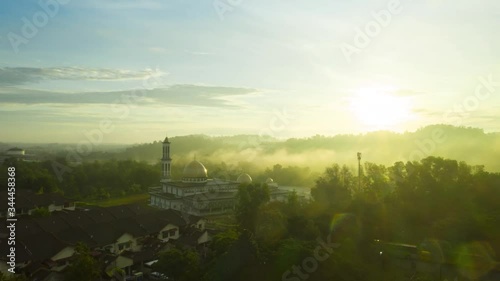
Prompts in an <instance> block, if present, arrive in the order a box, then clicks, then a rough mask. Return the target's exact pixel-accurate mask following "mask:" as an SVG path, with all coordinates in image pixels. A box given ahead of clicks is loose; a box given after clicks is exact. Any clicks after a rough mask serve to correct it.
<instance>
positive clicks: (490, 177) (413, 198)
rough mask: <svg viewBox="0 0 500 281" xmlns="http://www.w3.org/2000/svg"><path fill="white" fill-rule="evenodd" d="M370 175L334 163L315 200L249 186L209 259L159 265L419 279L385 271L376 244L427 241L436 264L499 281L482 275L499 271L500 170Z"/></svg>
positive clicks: (220, 271)
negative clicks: (273, 196) (273, 198)
mask: <svg viewBox="0 0 500 281" xmlns="http://www.w3.org/2000/svg"><path fill="white" fill-rule="evenodd" d="M363 170H364V172H363V175H362V181H361V184H359V182H358V180H357V177H356V176H355V175H353V173H352V171H350V170H349V169H348V168H347V167H346V166H339V165H337V164H334V165H331V166H330V167H328V168H327V169H326V170H325V171H324V173H323V174H322V175H321V176H320V177H319V178H318V179H317V180H316V183H315V186H314V187H313V188H312V190H311V195H312V200H311V201H301V200H299V199H298V197H297V196H296V195H295V194H292V195H290V197H289V199H288V202H271V203H269V202H268V201H269V191H268V189H267V186H266V185H260V184H253V185H252V184H250V185H246V186H245V185H243V186H240V189H239V191H238V198H239V204H238V208H237V211H236V214H235V219H234V221H235V222H236V224H237V226H235V227H234V228H229V229H227V230H226V231H225V232H223V233H221V234H218V235H217V236H216V237H215V238H214V240H213V241H212V244H211V246H210V249H211V251H210V254H209V255H206V256H201V255H199V254H198V253H197V252H195V251H190V250H187V249H174V250H172V251H168V252H165V253H163V254H162V255H161V256H160V261H159V262H158V263H157V264H156V265H155V269H156V270H158V271H160V272H163V273H165V274H168V275H169V276H171V277H173V278H174V279H175V280H290V281H292V280H293V281H297V280H306V279H307V280H346V281H347V280H370V281H373V280H410V279H403V278H408V276H406V275H405V274H407V273H406V272H404V271H398V270H396V269H394V270H393V268H391V267H389V268H384V260H383V258H381V256H380V255H379V253H378V251H375V250H374V243H373V242H374V241H375V240H381V241H394V242H398V243H408V244H413V245H420V246H421V247H420V249H421V250H422V249H425V250H426V251H425V253H426V254H427V256H426V258H427V260H428V261H430V262H435V263H436V264H448V265H450V267H452V268H456V269H457V271H456V272H455V273H454V274H455V275H453V276H457V275H459V276H460V275H465V274H467V276H463V277H467V278H470V279H468V280H494V279H481V278H486V277H487V276H488V274H489V272H490V270H492V269H493V268H495V267H497V268H498V265H499V263H498V262H497V260H498V254H500V205H499V204H498V198H500V174H498V173H489V172H486V171H484V169H483V167H481V166H470V165H467V164H466V163H464V162H457V161H455V160H448V159H443V158H438V157H428V158H425V159H423V160H422V161H419V162H416V161H415V162H407V163H403V162H397V163H395V164H394V165H392V166H390V167H386V166H383V165H377V164H372V163H366V164H365V165H364V169H363ZM425 241H427V242H426V243H427V246H426V247H427V248H425V247H424V246H422V245H425V243H424V242H425ZM429 241H434V244H433V243H429ZM436 245H439V247H437V246H436ZM445 245H446V247H445ZM318 246H321V247H320V248H321V249H322V250H321V252H322V257H321V259H320V258H318V257H319V256H320V255H318V253H315V252H314V251H315V250H316V249H318ZM422 247H423V248H422ZM445 248H446V249H445ZM316 251H317V250H316ZM420 254H422V252H421V253H420ZM314 257H315V258H316V259H317V260H316V261H313V260H312V259H314ZM420 258H422V257H420ZM462 268H469V269H470V268H474V269H475V270H474V271H463V272H462V271H460V270H461V269H462ZM440 274H445V273H443V272H441V273H440ZM471 274H472V275H473V276H471ZM441 277H442V278H444V276H441ZM412 278H413V279H411V280H438V277H437V276H436V274H434V275H432V274H417V275H414V276H413V277H412ZM442 278H439V280H444V279H442ZM451 278H452V277H451ZM449 280H453V279H449ZM460 280H462V279H460ZM463 280H465V279H463Z"/></svg>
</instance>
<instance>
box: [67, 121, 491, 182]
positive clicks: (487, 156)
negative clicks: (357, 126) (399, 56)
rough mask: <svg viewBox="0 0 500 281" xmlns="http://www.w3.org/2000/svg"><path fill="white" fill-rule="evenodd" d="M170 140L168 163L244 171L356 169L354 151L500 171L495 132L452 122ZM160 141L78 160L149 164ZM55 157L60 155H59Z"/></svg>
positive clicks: (372, 157) (373, 157) (366, 157)
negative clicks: (283, 136)
mask: <svg viewBox="0 0 500 281" xmlns="http://www.w3.org/2000/svg"><path fill="white" fill-rule="evenodd" d="M169 140H170V142H171V157H172V158H173V165H176V164H180V165H181V166H183V165H185V164H187V163H188V162H189V161H191V160H193V159H194V158H196V159H197V160H199V161H201V162H202V163H204V164H205V165H210V163H221V162H224V163H225V164H227V165H237V166H243V167H245V166H246V167H247V168H250V171H247V172H249V173H250V172H253V171H254V170H257V171H259V172H261V171H262V169H259V167H271V166H274V165H275V164H281V165H283V166H298V167H301V168H309V169H311V171H313V172H317V173H320V172H321V171H322V169H323V168H324V167H325V166H326V165H328V164H329V163H332V162H335V163H338V164H340V165H347V166H349V167H352V168H356V167H357V158H356V154H357V152H361V153H362V161H367V162H372V163H379V164H384V165H391V164H393V163H395V162H398V161H403V162H406V161H419V160H421V159H424V158H426V157H428V156H437V157H443V158H451V159H456V160H458V161H465V162H467V163H469V164H471V165H484V166H485V169H486V170H487V171H493V172H495V171H497V172H500V161H496V159H498V158H500V133H499V132H496V133H485V132H484V130H483V129H479V128H471V127H455V126H451V125H430V126H426V127H422V128H421V129H418V130H417V131H415V132H405V133H396V132H391V131H376V132H369V133H365V134H343V135H335V136H323V135H315V136H312V137H308V138H289V139H287V140H279V139H276V138H273V137H270V136H258V135H235V136H219V137H210V136H206V135H188V136H177V137H172V138H169ZM162 141H163V140H157V141H153V142H152V143H145V144H137V145H132V146H129V147H126V148H124V149H123V150H117V149H115V150H114V151H96V152H93V153H90V154H89V155H87V156H85V157H82V158H83V160H84V161H93V160H104V159H117V160H126V159H127V160H137V161H146V162H148V163H151V164H153V163H157V162H158V161H159V159H160V157H161V151H162ZM59 155H60V156H62V157H65V154H64V153H59ZM66 156H67V155H66ZM251 162H254V163H256V164H255V165H254V166H253V167H248V166H249V165H248V164H245V163H251ZM207 168H208V167H207ZM209 173H210V170H209Z"/></svg>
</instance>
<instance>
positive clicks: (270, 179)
mask: <svg viewBox="0 0 500 281" xmlns="http://www.w3.org/2000/svg"><path fill="white" fill-rule="evenodd" d="M266 183H267V184H270V183H274V180H273V179H272V178H267V180H266Z"/></svg>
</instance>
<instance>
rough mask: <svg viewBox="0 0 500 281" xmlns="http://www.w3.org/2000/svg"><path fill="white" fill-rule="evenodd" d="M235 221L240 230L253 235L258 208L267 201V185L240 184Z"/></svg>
mask: <svg viewBox="0 0 500 281" xmlns="http://www.w3.org/2000/svg"><path fill="white" fill-rule="evenodd" d="M236 197H237V200H238V203H237V205H236V219H237V221H238V222H239V224H240V228H241V229H242V230H248V231H250V232H252V233H255V226H256V220H257V212H258V210H259V207H260V206H261V205H262V204H264V203H266V202H267V201H269V188H268V186H267V184H262V185H258V184H252V183H251V184H242V185H240V187H239V188H238V192H237V195H236Z"/></svg>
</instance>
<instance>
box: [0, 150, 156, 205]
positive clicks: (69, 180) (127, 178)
mask: <svg viewBox="0 0 500 281" xmlns="http://www.w3.org/2000/svg"><path fill="white" fill-rule="evenodd" d="M54 161H57V163H58V164H59V165H63V166H65V167H67V169H70V170H67V171H65V172H64V173H63V174H62V181H59V179H58V174H57V173H56V171H55V170H54V169H53V163H54V162H52V161H44V162H25V161H16V160H15V159H10V160H9V161H6V162H5V163H4V164H3V166H4V167H7V166H14V167H16V175H19V176H17V177H16V186H17V187H18V188H23V189H29V190H31V191H33V192H35V193H55V192H58V193H63V194H64V195H65V196H66V197H68V198H72V199H76V200H80V199H81V200H106V199H110V198H116V197H123V196H126V195H131V194H140V193H145V192H146V191H147V188H148V187H151V186H155V185H157V184H158V180H159V179H160V173H161V169H160V167H159V165H150V164H147V163H144V162H136V161H130V160H125V161H116V160H106V161H100V162H99V161H95V162H84V163H81V164H80V165H77V166H75V165H73V164H69V163H67V162H66V161H65V160H64V159H57V160H54ZM3 178H5V175H3V174H2V175H0V180H1V179H3ZM5 180H6V179H5Z"/></svg>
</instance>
